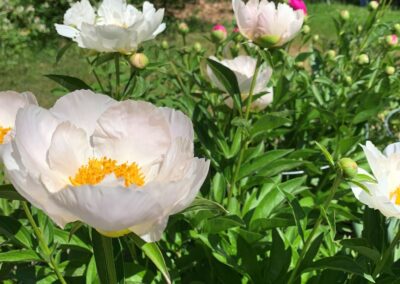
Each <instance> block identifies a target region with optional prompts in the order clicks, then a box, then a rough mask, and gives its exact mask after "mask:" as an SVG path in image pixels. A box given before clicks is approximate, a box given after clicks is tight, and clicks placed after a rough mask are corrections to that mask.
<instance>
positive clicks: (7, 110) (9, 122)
mask: <svg viewBox="0 0 400 284" xmlns="http://www.w3.org/2000/svg"><path fill="white" fill-rule="evenodd" d="M30 104H33V105H37V101H36V98H35V96H34V95H33V94H32V93H30V92H25V93H17V92H14V91H4V92H0V109H1V111H0V127H3V128H6V127H11V128H13V127H14V125H15V118H16V116H17V112H18V110H19V109H20V108H24V107H25V106H28V105H30Z"/></svg>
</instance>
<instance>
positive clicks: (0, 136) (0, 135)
mask: <svg viewBox="0 0 400 284" xmlns="http://www.w3.org/2000/svg"><path fill="white" fill-rule="evenodd" d="M10 131H11V128H10V127H8V128H3V127H1V126H0V144H3V143H4V138H5V137H6V135H7V134H8V132H10Z"/></svg>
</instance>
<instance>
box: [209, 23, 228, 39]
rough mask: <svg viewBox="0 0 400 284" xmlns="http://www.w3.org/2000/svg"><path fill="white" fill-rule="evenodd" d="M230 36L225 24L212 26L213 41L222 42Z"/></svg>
mask: <svg viewBox="0 0 400 284" xmlns="http://www.w3.org/2000/svg"><path fill="white" fill-rule="evenodd" d="M227 37H228V32H227V31H226V28H225V27H224V26H223V25H220V24H217V25H215V26H214V27H213V28H212V31H211V38H212V41H213V42H216V43H221V42H223V41H224V40H226V38H227Z"/></svg>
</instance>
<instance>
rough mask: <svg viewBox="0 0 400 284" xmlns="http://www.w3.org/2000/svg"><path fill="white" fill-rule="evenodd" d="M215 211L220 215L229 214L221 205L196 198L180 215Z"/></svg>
mask: <svg viewBox="0 0 400 284" xmlns="http://www.w3.org/2000/svg"><path fill="white" fill-rule="evenodd" d="M202 210H206V211H217V212H219V213H221V214H227V213H229V212H228V211H227V210H226V209H225V208H224V207H223V206H222V205H221V204H219V203H217V202H214V201H212V200H209V199H206V198H202V197H196V199H195V200H194V201H193V202H192V204H191V205H190V206H189V207H188V208H186V209H185V210H184V211H183V212H182V213H188V212H193V211H202Z"/></svg>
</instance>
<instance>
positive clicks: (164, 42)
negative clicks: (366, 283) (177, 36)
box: [161, 40, 169, 49]
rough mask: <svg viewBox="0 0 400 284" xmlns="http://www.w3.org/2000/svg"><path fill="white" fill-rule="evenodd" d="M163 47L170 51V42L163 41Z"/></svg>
mask: <svg viewBox="0 0 400 284" xmlns="http://www.w3.org/2000/svg"><path fill="white" fill-rule="evenodd" d="M161 47H162V49H168V48H169V44H168V41H166V40H163V41H162V43H161Z"/></svg>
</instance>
